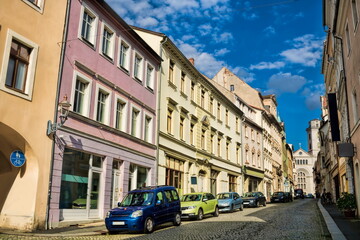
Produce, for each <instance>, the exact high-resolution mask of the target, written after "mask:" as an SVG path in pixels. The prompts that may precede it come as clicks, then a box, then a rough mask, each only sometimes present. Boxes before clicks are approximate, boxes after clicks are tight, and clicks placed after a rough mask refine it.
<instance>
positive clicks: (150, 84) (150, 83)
mask: <svg viewBox="0 0 360 240" xmlns="http://www.w3.org/2000/svg"><path fill="white" fill-rule="evenodd" d="M149 68H151V69H152V71H151V74H150V79H148V77H149V76H148V69H149ZM145 80H146V81H145V84H146V87H147V88H149V89H151V90H154V83H155V67H154V66H153V65H151V64H150V63H147V64H146V77H145Z"/></svg>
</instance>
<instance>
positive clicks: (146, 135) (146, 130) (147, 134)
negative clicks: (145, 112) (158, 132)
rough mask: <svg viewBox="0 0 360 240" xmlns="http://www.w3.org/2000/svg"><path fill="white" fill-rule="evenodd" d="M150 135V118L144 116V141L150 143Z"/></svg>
mask: <svg viewBox="0 0 360 240" xmlns="http://www.w3.org/2000/svg"><path fill="white" fill-rule="evenodd" d="M151 133H152V118H151V117H150V116H145V126H144V141H146V142H152V141H151V137H152V136H151Z"/></svg>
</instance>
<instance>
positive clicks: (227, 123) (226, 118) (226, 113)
mask: <svg viewBox="0 0 360 240" xmlns="http://www.w3.org/2000/svg"><path fill="white" fill-rule="evenodd" d="M225 124H226V125H229V110H228V109H226V110H225Z"/></svg>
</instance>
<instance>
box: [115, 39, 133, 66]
mask: <svg viewBox="0 0 360 240" xmlns="http://www.w3.org/2000/svg"><path fill="white" fill-rule="evenodd" d="M123 45H124V46H125V47H127V51H126V54H125V63H124V66H123V65H122V64H121V60H122V59H123V58H122V46H123ZM118 46H119V47H118V57H119V60H118V62H117V66H118V67H119V68H120V69H123V70H124V71H126V72H127V73H129V71H130V62H131V61H130V60H131V46H130V44H129V43H128V42H127V41H125V40H124V39H123V38H120V37H119V44H118Z"/></svg>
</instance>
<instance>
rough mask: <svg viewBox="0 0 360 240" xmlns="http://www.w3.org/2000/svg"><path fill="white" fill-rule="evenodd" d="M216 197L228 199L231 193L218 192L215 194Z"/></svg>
mask: <svg viewBox="0 0 360 240" xmlns="http://www.w3.org/2000/svg"><path fill="white" fill-rule="evenodd" d="M216 198H217V199H230V198H231V194H230V193H219V194H218V195H216Z"/></svg>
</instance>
